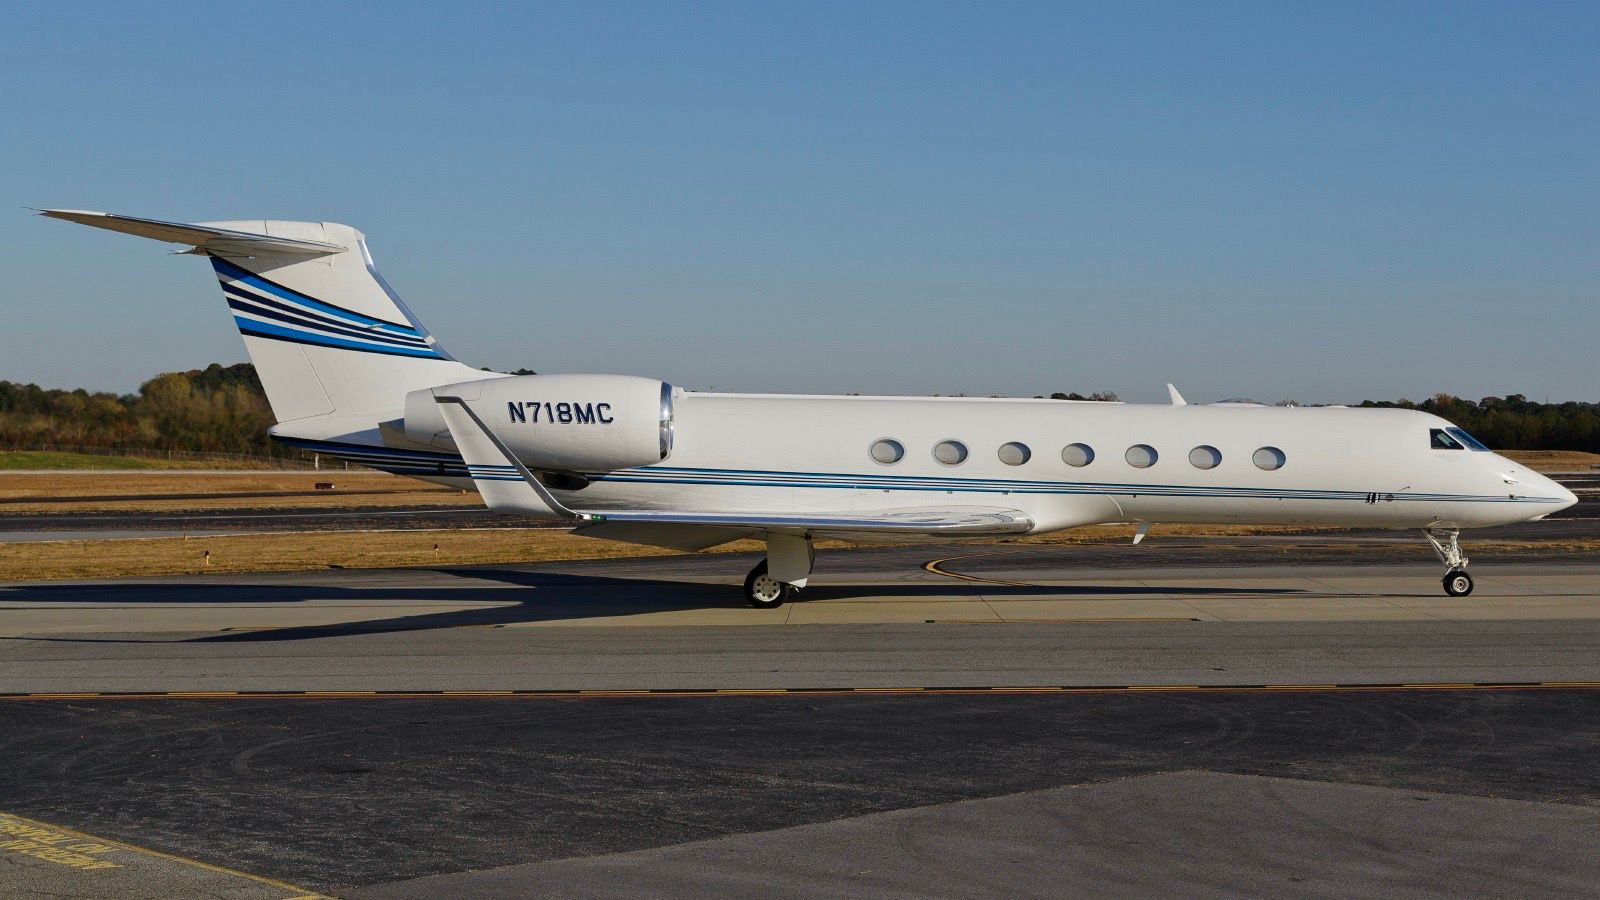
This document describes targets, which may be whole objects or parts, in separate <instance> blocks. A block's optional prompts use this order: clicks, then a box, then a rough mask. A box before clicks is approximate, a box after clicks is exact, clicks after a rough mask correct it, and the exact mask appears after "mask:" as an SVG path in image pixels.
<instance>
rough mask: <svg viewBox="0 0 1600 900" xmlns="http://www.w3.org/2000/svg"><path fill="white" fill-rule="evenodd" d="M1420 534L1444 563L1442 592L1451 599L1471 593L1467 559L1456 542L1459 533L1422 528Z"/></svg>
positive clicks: (1453, 530) (1450, 529)
mask: <svg viewBox="0 0 1600 900" xmlns="http://www.w3.org/2000/svg"><path fill="white" fill-rule="evenodd" d="M1422 534H1423V536H1424V537H1426V538H1427V539H1428V543H1430V544H1432V545H1433V552H1435V553H1437V554H1439V561H1440V562H1442V563H1444V566H1445V573H1444V592H1445V593H1446V594H1449V595H1450V596H1452V597H1465V596H1467V595H1468V594H1470V593H1472V576H1471V575H1468V574H1467V558H1466V556H1464V555H1463V554H1462V553H1461V544H1460V542H1459V540H1458V538H1460V536H1461V532H1460V531H1459V530H1457V529H1454V528H1424V529H1423V530H1422Z"/></svg>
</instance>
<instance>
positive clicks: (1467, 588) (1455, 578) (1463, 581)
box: [1444, 569, 1472, 597]
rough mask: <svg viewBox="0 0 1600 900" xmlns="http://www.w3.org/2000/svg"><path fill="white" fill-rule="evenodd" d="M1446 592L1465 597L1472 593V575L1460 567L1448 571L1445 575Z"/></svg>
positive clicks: (1453, 595)
mask: <svg viewBox="0 0 1600 900" xmlns="http://www.w3.org/2000/svg"><path fill="white" fill-rule="evenodd" d="M1444 592H1445V593H1446V594H1449V595H1450V596H1452V597H1465V596H1466V595H1468V594H1470V593H1472V576H1471V575H1468V574H1467V573H1466V572H1463V571H1461V570H1460V569H1457V570H1455V571H1454V572H1446V573H1445V576H1444Z"/></svg>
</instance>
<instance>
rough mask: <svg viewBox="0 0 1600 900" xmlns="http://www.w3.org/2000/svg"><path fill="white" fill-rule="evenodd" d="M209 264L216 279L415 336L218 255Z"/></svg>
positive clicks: (412, 330)
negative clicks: (310, 295) (286, 285)
mask: <svg viewBox="0 0 1600 900" xmlns="http://www.w3.org/2000/svg"><path fill="white" fill-rule="evenodd" d="M211 265H212V268H214V269H216V271H217V277H218V278H219V279H222V280H224V281H237V282H243V283H244V284H246V285H249V286H250V287H253V288H255V289H256V290H258V291H265V292H267V293H269V294H273V295H275V296H277V297H280V298H282V299H284V300H288V301H290V302H291V303H298V304H300V305H302V306H308V307H310V308H312V309H314V310H316V311H318V312H321V313H325V314H327V315H331V316H334V317H336V318H340V319H346V320H348V321H351V322H357V323H359V324H362V325H377V326H379V327H381V328H385V329H388V330H392V331H399V332H401V333H403V334H411V335H415V334H417V333H418V332H417V329H415V328H413V327H411V326H410V325H405V324H402V323H399V322H389V321H385V320H383V319H375V318H373V317H372V316H368V315H363V314H361V313H358V312H356V311H354V310H349V309H345V308H344V307H342V306H334V305H333V304H332V303H326V302H324V301H321V300H318V299H317V298H315V297H308V296H306V295H305V294H302V293H300V292H299V291H296V290H293V289H291V288H286V287H284V286H283V285H281V284H278V283H276V282H273V281H268V280H267V279H265V278H262V277H261V276H260V275H257V274H255V273H254V272H250V271H247V270H245V269H241V268H239V267H238V266H236V265H234V264H233V263H231V262H228V261H227V260H225V259H223V258H221V257H219V256H213V257H211Z"/></svg>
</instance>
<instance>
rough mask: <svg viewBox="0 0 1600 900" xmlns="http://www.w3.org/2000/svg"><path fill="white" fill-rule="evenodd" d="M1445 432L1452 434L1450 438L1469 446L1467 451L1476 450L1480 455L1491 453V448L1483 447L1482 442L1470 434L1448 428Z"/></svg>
mask: <svg viewBox="0 0 1600 900" xmlns="http://www.w3.org/2000/svg"><path fill="white" fill-rule="evenodd" d="M1445 431H1448V432H1450V436H1451V437H1453V438H1455V439H1456V440H1458V441H1460V442H1461V443H1463V444H1466V445H1467V449H1469V450H1476V451H1478V452H1479V453H1488V452H1489V448H1488V447H1485V446H1484V445H1483V442H1482V441H1480V440H1478V439H1477V438H1475V437H1473V436H1472V435H1470V434H1467V433H1466V432H1465V431H1462V430H1461V429H1459V428H1446V429H1445Z"/></svg>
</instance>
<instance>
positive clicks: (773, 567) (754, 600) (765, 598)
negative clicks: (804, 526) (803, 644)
mask: <svg viewBox="0 0 1600 900" xmlns="http://www.w3.org/2000/svg"><path fill="white" fill-rule="evenodd" d="M815 559H816V552H815V551H814V550H813V549H812V547H811V538H810V537H808V536H806V535H797V534H769V535H767V558H766V559H763V560H762V561H761V562H759V563H756V567H755V568H753V569H751V570H750V574H749V575H746V576H745V577H744V599H745V601H746V602H748V603H749V604H750V605H751V606H754V607H755V608H756V609H776V608H778V607H780V606H782V605H783V604H785V603H787V602H788V601H790V600H793V599H794V595H795V592H797V591H799V590H800V589H801V588H803V587H805V586H806V580H807V579H808V578H810V577H811V564H812V562H814V561H815Z"/></svg>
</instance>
